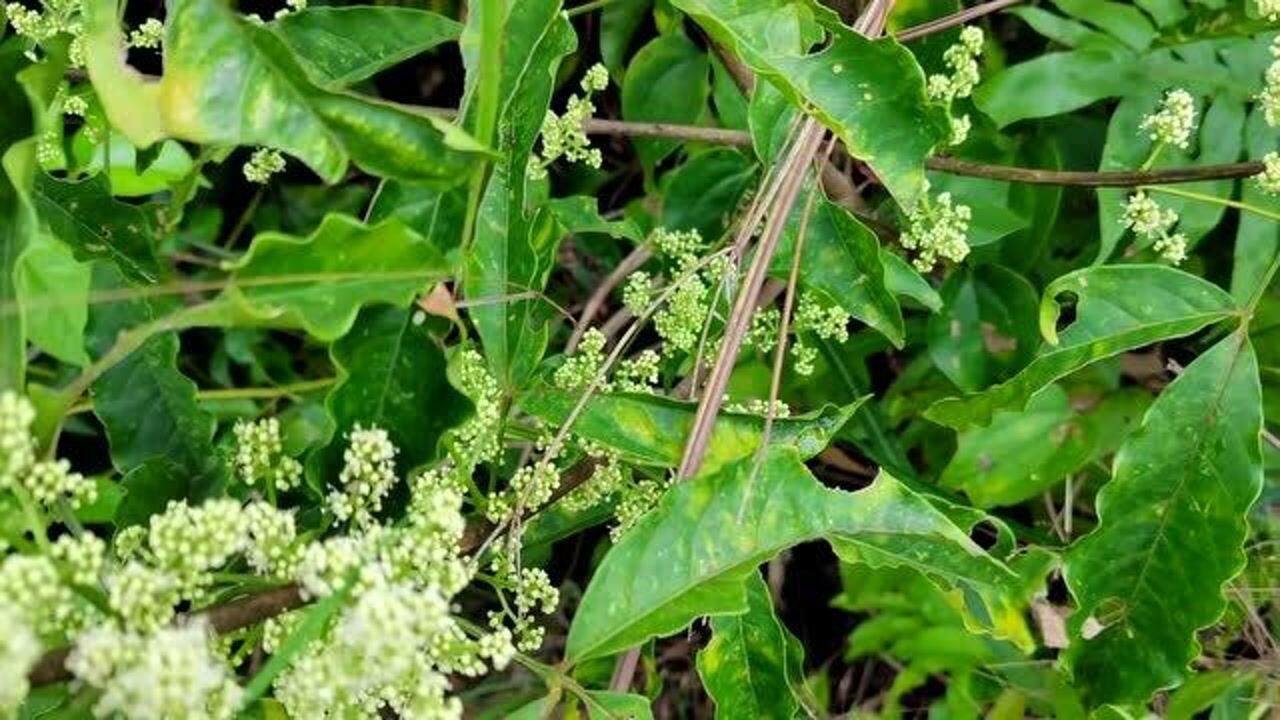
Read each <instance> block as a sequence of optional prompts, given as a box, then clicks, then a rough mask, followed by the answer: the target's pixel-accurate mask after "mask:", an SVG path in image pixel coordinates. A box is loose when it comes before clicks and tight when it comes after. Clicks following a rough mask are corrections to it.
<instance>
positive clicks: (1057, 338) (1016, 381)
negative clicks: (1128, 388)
mask: <svg viewBox="0 0 1280 720" xmlns="http://www.w3.org/2000/svg"><path fill="white" fill-rule="evenodd" d="M1066 293H1071V294H1074V295H1075V297H1076V306H1075V312H1076V319H1075V321H1074V322H1073V323H1071V325H1070V326H1068V327H1067V329H1066V330H1064V331H1062V332H1061V333H1059V331H1058V330H1057V329H1056V327H1055V325H1056V323H1057V320H1058V314H1059V312H1060V311H1061V309H1060V307H1059V305H1058V300H1059V296H1060V295H1063V294H1066ZM1237 312H1238V310H1237V309H1236V307H1235V303H1234V302H1233V301H1232V299H1231V296H1230V295H1228V294H1226V293H1225V292H1223V291H1222V290H1220V289H1219V288H1218V287H1217V286H1215V285H1212V284H1210V283H1208V282H1205V281H1204V280H1201V279H1200V278H1198V277H1196V276H1194V275H1190V274H1188V273H1185V272H1182V271H1180V270H1174V269H1172V268H1167V267H1162V266H1158V265H1108V266H1104V267H1097V268H1090V269H1086V270H1078V271H1076V272H1073V273H1068V274H1066V275H1063V276H1062V277H1060V278H1058V279H1057V280H1054V281H1053V282H1052V283H1050V284H1049V286H1048V287H1047V288H1045V291H1044V297H1043V299H1042V300H1041V302H1040V332H1041V334H1043V335H1044V336H1045V338H1046V339H1047V340H1048V344H1047V345H1046V346H1044V347H1042V348H1041V350H1040V352H1039V353H1038V354H1037V355H1036V357H1035V359H1033V360H1032V361H1031V363H1030V364H1028V365H1027V366H1026V367H1025V368H1023V370H1022V371H1021V372H1019V373H1018V374H1017V375H1015V376H1013V377H1012V378H1010V379H1009V380H1007V381H1005V382H1003V383H1001V384H999V385H995V386H993V387H991V388H988V389H986V390H984V391H982V392H979V393H973V394H970V395H966V396H963V397H959V398H947V399H945V400H941V401H939V402H936V403H934V404H933V405H932V406H931V407H930V408H929V409H928V410H927V411H926V412H925V416H926V417H928V418H929V419H930V420H933V421H934V422H938V423H941V424H943V425H948V426H950V427H953V428H956V429H958V430H963V429H966V428H970V427H973V426H974V425H986V424H987V423H989V422H991V417H992V414H993V413H995V412H997V411H999V410H1021V409H1022V408H1023V407H1026V404H1027V401H1028V400H1030V399H1031V396H1032V395H1034V394H1035V392H1036V391H1037V390H1039V389H1040V388H1042V387H1044V386H1045V385H1048V384H1049V383H1051V382H1053V381H1054V380H1057V379H1059V378H1062V377H1065V376H1066V375H1068V374H1070V373H1071V372H1074V371H1075V370H1079V369H1080V368H1082V367H1085V366H1086V365H1089V364H1090V363H1092V362H1095V361H1097V360H1101V359H1102V358H1105V357H1110V356H1112V355H1116V354H1119V353H1121V352H1124V351H1125V350H1132V349H1134V348H1138V347H1142V346H1143V345H1150V344H1151V343H1153V342H1156V341H1159V340H1165V339H1168V338H1176V337H1182V336H1184V335H1190V334H1191V333H1193V332H1195V331H1197V330H1199V329H1201V328H1203V327H1206V326H1208V325H1211V324H1213V323H1215V322H1219V321H1222V320H1225V319H1227V318H1229V317H1231V316H1232V315H1234V314H1236V313H1237Z"/></svg>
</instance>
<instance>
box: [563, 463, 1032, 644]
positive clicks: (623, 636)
mask: <svg viewBox="0 0 1280 720" xmlns="http://www.w3.org/2000/svg"><path fill="white" fill-rule="evenodd" d="M757 464H758V465H757ZM819 538H825V539H827V540H829V541H830V542H832V544H833V546H835V548H836V550H837V552H838V553H840V554H841V556H842V557H843V558H845V559H848V560H850V561H864V562H870V563H872V564H876V565H894V564H903V565H907V566H909V567H913V568H917V569H919V570H921V571H923V572H926V573H928V574H930V575H931V576H933V577H935V578H936V579H938V581H939V582H942V583H944V584H946V585H948V586H949V587H952V588H955V591H956V593H957V599H958V601H960V602H966V603H967V602H978V603H981V602H982V600H981V598H982V597H983V595H984V594H986V593H989V594H994V595H998V596H1001V597H1003V595H1004V589H1005V588H1006V587H1007V586H1008V585H1010V584H1013V583H1016V582H1018V575H1017V574H1016V573H1014V572H1013V571H1012V570H1011V569H1009V568H1008V567H1007V566H1006V565H1004V564H1003V563H1002V562H1000V561H999V560H997V559H995V558H994V557H992V556H990V555H988V554H987V553H986V552H985V551H983V550H982V549H981V548H980V547H978V546H977V545H976V544H975V543H974V542H973V541H972V540H970V539H969V536H968V535H966V534H965V531H964V530H963V529H961V528H960V527H959V526H957V525H956V524H954V523H953V522H952V521H951V520H950V519H949V518H948V517H947V515H945V514H943V513H942V512H940V511H939V510H938V509H937V508H935V507H933V505H931V504H930V503H929V502H928V501H927V500H925V499H924V498H922V497H921V496H919V495H916V494H915V493H913V492H911V491H910V490H908V489H907V488H906V487H904V486H903V485H902V484H901V483H900V482H899V481H898V480H896V479H894V478H893V477H892V476H891V475H888V474H886V473H884V472H881V473H880V475H879V476H878V477H877V478H876V480H875V482H874V483H873V484H872V485H871V486H870V487H868V488H865V489H863V490H860V491H858V492H853V493H850V492H845V491H842V490H832V489H830V488H826V487H824V486H823V485H822V484H821V483H819V482H818V481H817V479H816V478H814V477H813V475H811V474H810V473H809V470H808V469H807V468H805V466H804V462H803V461H802V459H801V455H800V453H799V452H797V451H796V449H795V448H792V447H787V446H784V445H771V446H770V448H769V450H768V451H767V452H766V453H765V454H764V456H763V457H759V456H757V455H756V454H754V453H753V454H751V455H748V456H746V457H744V458H742V459H740V460H738V461H736V462H732V463H728V464H724V465H721V466H720V467H718V468H716V469H715V470H714V471H710V472H706V473H704V474H702V475H699V476H698V477H696V478H693V479H691V480H686V481H683V482H681V483H679V484H677V485H676V486H675V487H673V488H672V489H670V490H668V491H667V493H666V495H665V496H664V497H663V498H662V501H661V502H660V503H659V504H658V506H657V507H656V508H654V510H653V511H651V512H650V513H649V514H648V515H646V516H645V517H644V518H643V519H642V520H641V521H640V522H639V523H638V524H637V525H636V526H635V527H633V528H632V529H631V530H629V531H628V532H627V533H626V534H625V535H624V536H623V537H622V540H621V541H620V542H619V543H618V544H617V545H615V546H614V547H613V548H612V549H611V550H610V551H609V553H608V555H606V556H605V559H604V561H603V562H601V564H600V566H599V568H597V569H596V572H595V575H594V576H592V578H591V583H590V585H588V586H587V590H586V592H585V593H584V595H583V597H582V603H581V605H580V606H579V607H578V612H577V615H576V616H575V617H574V619H573V624H572V625H571V626H570V629H569V639H568V645H567V647H566V656H567V657H568V659H569V660H571V661H572V662H575V663H581V662H582V661H584V660H588V659H590V658H593V657H601V656H605V655H610V654H612V653H616V652H619V651H621V650H624V649H626V648H628V647H631V646H633V645H637V644H639V643H641V642H644V641H645V640H647V639H649V638H652V637H661V636H664V635H669V634H672V633H675V632H678V631H679V630H680V629H681V628H683V627H685V626H686V625H688V624H689V622H690V621H692V620H693V619H694V618H697V617H701V616H704V615H712V616H715V615H733V614H739V613H742V612H746V611H747V609H748V604H747V597H746V588H745V586H744V584H743V581H744V580H745V579H746V578H747V576H748V575H749V574H750V573H753V572H755V571H756V566H758V565H759V564H760V563H762V562H764V561H765V560H768V559H769V558H771V557H773V556H774V555H776V554H777V553H779V552H781V551H782V550H785V549H786V548H788V547H791V546H793V545H796V544H798V543H801V542H806V541H809V540H815V539H819ZM961 598H963V599H962V600H961ZM980 614H983V615H986V616H987V618H988V619H989V620H990V619H991V618H992V617H997V618H1000V619H998V620H996V622H1002V619H1003V613H999V614H997V615H995V616H993V615H991V614H989V613H987V612H986V611H985V610H984V612H982V613H980ZM989 630H990V631H992V632H995V633H997V634H1003V631H1004V630H1005V628H1003V627H1001V626H998V625H997V626H991V627H989Z"/></svg>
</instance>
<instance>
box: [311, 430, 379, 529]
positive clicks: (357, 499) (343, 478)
mask: <svg viewBox="0 0 1280 720" xmlns="http://www.w3.org/2000/svg"><path fill="white" fill-rule="evenodd" d="M347 440H348V444H347V449H346V451H345V452H344V453H343V455H342V459H343V466H342V472H341V473H340V474H339V475H338V483H339V484H340V485H341V489H340V490H334V491H332V492H330V493H329V497H328V504H329V509H330V510H331V511H332V512H333V514H334V515H336V516H337V517H338V519H339V520H342V521H344V522H345V521H351V522H352V523H354V524H355V525H357V526H368V525H372V524H374V522H375V521H374V517H373V516H374V515H375V514H376V513H378V512H379V511H381V510H382V500H383V499H384V498H385V497H386V496H387V494H388V493H390V492H391V488H392V486H394V485H395V482H396V463H395V459H396V446H395V445H393V444H392V443H391V439H390V438H389V437H388V436H387V431H386V430H383V429H382V428H379V427H370V428H367V429H366V428H364V427H361V425H360V424H359V423H356V426H355V429H354V430H352V431H351V433H350V434H349V435H348V438H347Z"/></svg>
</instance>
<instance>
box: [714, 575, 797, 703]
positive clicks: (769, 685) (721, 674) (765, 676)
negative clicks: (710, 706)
mask: <svg viewBox="0 0 1280 720" xmlns="http://www.w3.org/2000/svg"><path fill="white" fill-rule="evenodd" d="M746 587H747V611H746V612H744V613H742V614H740V615H717V616H715V617H713V618H711V642H710V643H708V644H707V646H706V647H704V648H703V649H702V650H700V651H698V676H699V677H701V678H702V685H703V687H705V688H706V690H707V694H708V695H710V696H711V699H712V700H714V701H715V704H716V718H718V719H719V720H733V719H735V718H752V719H754V718H790V717H793V716H794V715H795V714H796V711H797V710H799V703H797V702H796V698H795V694H794V693H793V692H792V690H791V684H792V683H794V682H799V681H800V680H802V678H793V677H790V676H789V675H788V673H789V672H790V671H792V670H793V666H794V665H795V661H794V660H792V659H791V658H788V657H787V653H788V652H791V651H793V650H794V648H793V646H792V644H791V642H790V638H788V637H787V636H788V635H789V634H790V633H789V632H788V631H787V629H786V628H785V627H783V625H782V622H781V621H780V620H778V618H777V617H775V616H774V614H773V601H772V599H771V598H770V597H769V587H768V586H767V585H765V583H764V580H762V579H761V578H760V575H759V574H754V575H748V576H747V580H746Z"/></svg>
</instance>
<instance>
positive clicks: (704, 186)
mask: <svg viewBox="0 0 1280 720" xmlns="http://www.w3.org/2000/svg"><path fill="white" fill-rule="evenodd" d="M755 176H756V164H755V163H753V162H751V160H749V159H748V158H747V157H746V156H744V155H743V154H742V153H740V152H738V151H737V150H734V149H731V148H716V149H714V150H709V151H707V152H703V153H699V154H697V155H694V156H693V157H691V158H689V161H688V162H686V163H684V164H683V165H681V166H680V167H678V168H676V169H675V170H672V171H671V172H669V173H667V174H666V175H664V176H663V177H662V189H663V198H662V225H663V226H664V227H667V228H669V229H672V230H697V231H698V233H699V234H701V235H702V237H703V238H704V239H707V240H714V239H715V238H718V237H720V235H721V234H722V233H723V232H724V229H725V226H726V224H727V221H728V219H729V218H730V217H732V216H733V213H734V211H736V210H737V209H738V203H739V202H740V201H741V199H742V194H743V193H744V192H746V191H747V188H748V187H750V185H751V181H752V180H754V179H755Z"/></svg>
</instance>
